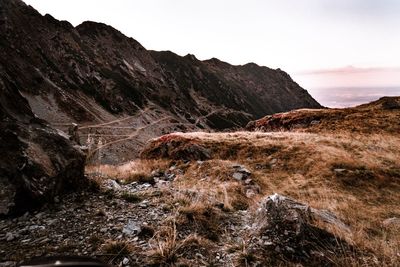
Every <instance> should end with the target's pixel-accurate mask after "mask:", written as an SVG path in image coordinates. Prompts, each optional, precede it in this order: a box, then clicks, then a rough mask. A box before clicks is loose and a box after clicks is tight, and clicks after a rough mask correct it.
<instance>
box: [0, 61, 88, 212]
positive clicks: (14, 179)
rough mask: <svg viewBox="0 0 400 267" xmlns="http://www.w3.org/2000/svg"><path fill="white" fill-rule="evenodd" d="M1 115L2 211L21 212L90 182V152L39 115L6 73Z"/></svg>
mask: <svg viewBox="0 0 400 267" xmlns="http://www.w3.org/2000/svg"><path fill="white" fill-rule="evenodd" d="M0 70H1V68H0ZM0 117H1V121H0V129H1V130H0V151H1V157H0V216H1V215H18V214H21V213H23V212H25V211H27V210H31V209H33V208H36V207H38V206H40V205H41V204H43V203H44V202H47V201H52V200H53V199H54V197H55V196H57V195H58V194H61V193H63V192H66V191H68V190H71V189H76V188H78V187H79V186H80V185H82V184H84V183H85V182H86V180H85V178H84V162H85V156H84V154H83V153H82V152H81V151H80V150H79V149H77V148H74V146H73V145H72V144H71V143H70V141H69V140H68V139H67V138H66V137H63V136H62V135H60V134H59V133H58V132H57V131H56V130H54V129H52V128H50V127H49V126H48V125H47V124H46V122H44V121H42V120H40V119H38V118H37V117H36V116H34V114H33V113H32V111H31V110H30V107H29V104H28V102H27V100H26V99H24V98H23V97H22V96H21V95H20V93H19V92H18V87H17V86H16V85H15V84H14V83H13V82H11V81H10V79H9V78H8V77H4V76H3V75H0Z"/></svg>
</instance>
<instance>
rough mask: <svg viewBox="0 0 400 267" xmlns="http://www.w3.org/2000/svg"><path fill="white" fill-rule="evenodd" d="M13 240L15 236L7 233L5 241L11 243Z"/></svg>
mask: <svg viewBox="0 0 400 267" xmlns="http://www.w3.org/2000/svg"><path fill="white" fill-rule="evenodd" d="M14 239H15V235H13V234H12V233H7V234H6V240H7V241H8V242H9V241H13V240H14Z"/></svg>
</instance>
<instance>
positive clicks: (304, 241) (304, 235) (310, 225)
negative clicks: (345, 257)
mask: <svg viewBox="0 0 400 267" xmlns="http://www.w3.org/2000/svg"><path fill="white" fill-rule="evenodd" d="M255 221H256V223H255V229H256V231H258V235H259V236H260V240H261V246H262V247H263V249H265V250H266V251H269V252H270V253H274V254H278V256H282V257H283V258H286V259H288V260H290V261H295V262H308V263H310V262H314V263H315V262H318V263H322V262H324V260H326V259H327V258H329V257H331V256H333V255H334V254H335V253H345V251H351V252H350V253H353V252H354V251H353V250H354V249H353V248H352V247H351V246H350V245H349V244H347V243H346V242H345V241H343V240H341V239H340V238H338V237H336V236H334V235H333V234H332V233H330V232H328V231H327V230H325V229H322V228H320V227H319V226H317V225H321V224H323V223H326V224H330V225H334V226H336V227H337V228H340V229H343V230H344V231H349V227H348V226H346V225H345V224H344V223H343V222H341V221H340V220H339V219H338V218H337V217H336V216H335V215H334V214H332V213H330V212H328V211H325V210H324V211H320V210H317V209H313V208H311V207H309V206H307V205H305V204H302V203H299V202H297V201H295V200H293V199H291V198H288V197H285V196H281V195H278V194H274V195H271V196H269V197H267V198H265V199H264V200H263V201H262V202H261V204H260V207H259V209H258V210H257V215H256V220H255ZM317 222H318V224H317Z"/></svg>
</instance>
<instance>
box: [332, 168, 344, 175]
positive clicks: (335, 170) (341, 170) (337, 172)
mask: <svg viewBox="0 0 400 267" xmlns="http://www.w3.org/2000/svg"><path fill="white" fill-rule="evenodd" d="M333 171H334V172H335V173H336V174H339V173H344V172H345V171H346V169H333Z"/></svg>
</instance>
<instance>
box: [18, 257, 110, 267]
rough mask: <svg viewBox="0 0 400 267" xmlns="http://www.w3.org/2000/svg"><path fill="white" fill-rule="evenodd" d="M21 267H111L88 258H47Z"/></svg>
mask: <svg viewBox="0 0 400 267" xmlns="http://www.w3.org/2000/svg"><path fill="white" fill-rule="evenodd" d="M19 266H20V267H28V266H35V267H39V266H40V267H52V266H82V267H85V266H99V267H109V266H110V265H107V264H105V263H103V262H101V261H99V260H96V259H91V258H88V257H47V258H40V259H34V260H32V261H29V262H24V263H22V264H21V265H19Z"/></svg>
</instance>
